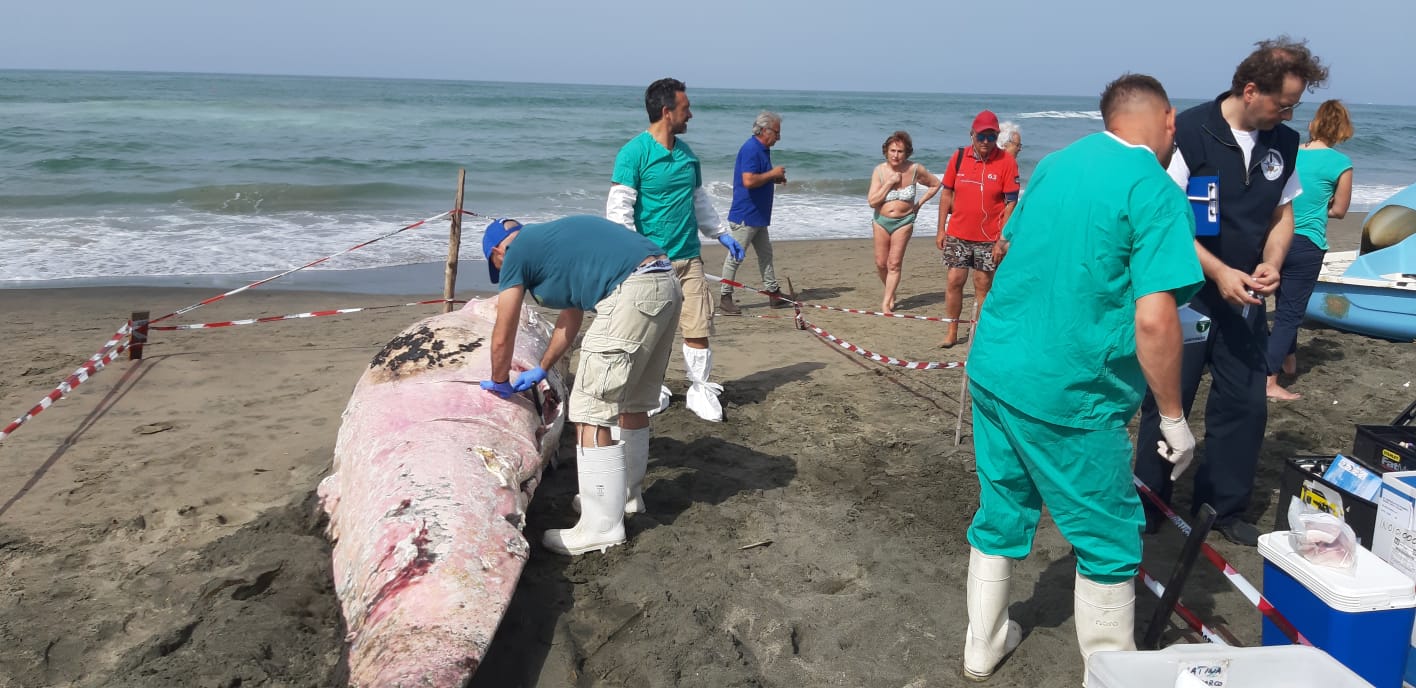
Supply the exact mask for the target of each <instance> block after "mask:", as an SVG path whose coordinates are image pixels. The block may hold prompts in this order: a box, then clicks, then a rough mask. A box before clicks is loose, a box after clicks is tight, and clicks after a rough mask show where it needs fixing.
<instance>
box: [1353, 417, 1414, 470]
mask: <svg viewBox="0 0 1416 688" xmlns="http://www.w3.org/2000/svg"><path fill="white" fill-rule="evenodd" d="M1403 442H1404V443H1406V444H1405V446H1402V443H1403ZM1352 457H1353V458H1355V459H1358V460H1359V461H1361V462H1362V463H1364V464H1367V465H1368V466H1375V467H1376V468H1378V469H1380V470H1381V471H1383V472H1386V471H1413V470H1416V427H1412V426H1410V425H1359V426H1357V437H1355V438H1354V439H1353V440H1352Z"/></svg>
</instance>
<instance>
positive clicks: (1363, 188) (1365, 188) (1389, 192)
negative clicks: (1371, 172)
mask: <svg viewBox="0 0 1416 688" xmlns="http://www.w3.org/2000/svg"><path fill="white" fill-rule="evenodd" d="M1405 188H1406V187H1404V186H1393V185H1391V184H1353V185H1352V210H1353V211H1354V212H1367V211H1369V210H1371V209H1372V208H1374V207H1376V206H1377V205H1378V204H1380V203H1381V202H1382V201H1385V200H1386V199H1388V198H1391V197H1392V196H1393V195H1394V194H1395V193H1396V192H1398V191H1400V190H1402V189H1405Z"/></svg>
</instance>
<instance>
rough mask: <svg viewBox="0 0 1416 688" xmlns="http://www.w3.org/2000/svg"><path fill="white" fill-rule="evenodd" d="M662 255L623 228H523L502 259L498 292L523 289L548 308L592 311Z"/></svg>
mask: <svg viewBox="0 0 1416 688" xmlns="http://www.w3.org/2000/svg"><path fill="white" fill-rule="evenodd" d="M663 252H664V251H663V249H660V248H659V247H658V246H656V245H655V244H654V242H652V241H650V240H649V239H648V238H646V237H644V235H642V234H637V233H635V232H630V231H627V230H625V228H624V226H623V225H618V224H615V223H613V222H610V221H609V220H606V219H605V218H603V217H597V216H595V215H574V216H571V217H567V218H563V219H560V220H554V221H551V222H542V223H539V224H532V225H526V226H524V227H522V228H521V230H520V231H518V232H517V236H516V240H515V241H513V242H511V245H510V246H507V248H506V255H505V256H503V257H502V267H501V281H500V282H499V283H498V284H497V286H498V287H499V288H500V289H501V291H506V290H507V289H510V288H512V287H525V288H526V291H529V292H531V295H532V296H533V297H535V298H536V302H537V303H540V304H541V305H543V306H546V307H547V308H578V309H580V310H582V311H593V310H595V304H597V303H599V302H600V300H601V299H603V298H605V297H606V296H609V295H610V292H612V291H614V290H615V287H618V286H619V285H620V283H621V282H624V281H625V280H626V279H628V278H629V274H630V273H631V272H634V269H635V268H636V267H638V266H639V264H640V263H642V262H644V259H645V258H648V257H649V256H657V255H661V254H663Z"/></svg>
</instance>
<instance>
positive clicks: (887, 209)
mask: <svg viewBox="0 0 1416 688" xmlns="http://www.w3.org/2000/svg"><path fill="white" fill-rule="evenodd" d="M880 150H881V152H883V153H884V154H885V162H883V163H880V164H879V165H876V166H875V172H874V173H873V174H871V175H870V192H869V193H868V194H867V196H866V200H867V201H868V202H869V203H870V207H871V208H873V209H875V222H874V233H875V272H876V273H877V274H878V275H879V276H880V281H881V283H883V284H884V285H885V297H884V299H883V300H881V302H880V310H882V311H884V312H886V313H893V312H894V310H895V291H896V290H897V289H898V288H899V286H900V266H901V265H903V264H904V262H905V247H906V246H908V245H909V243H910V235H912V234H914V222H915V213H917V212H919V208H920V206H922V205H924V204H925V203H926V202H928V201H929V199H931V198H934V194H937V193H939V178H938V177H935V176H934V175H932V174H930V173H929V170H926V169H924V165H921V164H919V163H917V162H914V161H912V160H910V156H911V155H913V154H914V143H913V142H912V141H911V140H910V135H909V134H907V133H905V132H903V131H897V132H895V133H893V134H891V135H890V138H887V139H885V143H884V145H882V146H880ZM917 184H923V185H924V186H925V189H926V190H925V192H924V195H923V196H921V195H920V193H919V187H918V186H916V185H917Z"/></svg>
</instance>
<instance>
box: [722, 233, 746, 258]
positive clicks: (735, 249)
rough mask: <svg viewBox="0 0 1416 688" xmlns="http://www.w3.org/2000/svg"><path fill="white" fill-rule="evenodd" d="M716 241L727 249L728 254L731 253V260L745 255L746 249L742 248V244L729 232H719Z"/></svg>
mask: <svg viewBox="0 0 1416 688" xmlns="http://www.w3.org/2000/svg"><path fill="white" fill-rule="evenodd" d="M718 243H720V244H722V245H723V246H724V247H725V248H727V249H728V255H731V256H732V257H733V260H742V259H743V258H746V257H747V251H744V250H742V244H739V243H738V242H737V239H734V238H733V235H731V234H728V233H726V232H724V233H723V234H719V235H718Z"/></svg>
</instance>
